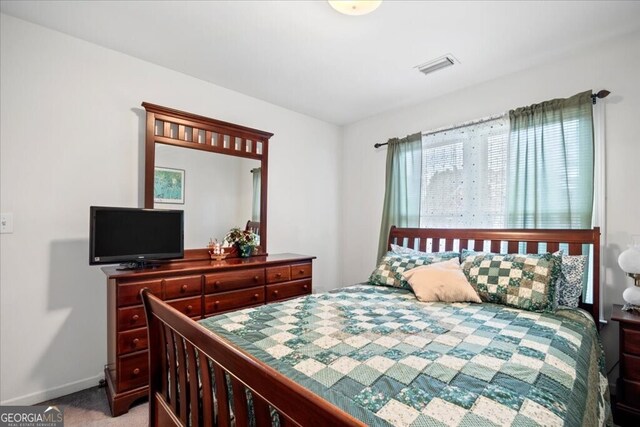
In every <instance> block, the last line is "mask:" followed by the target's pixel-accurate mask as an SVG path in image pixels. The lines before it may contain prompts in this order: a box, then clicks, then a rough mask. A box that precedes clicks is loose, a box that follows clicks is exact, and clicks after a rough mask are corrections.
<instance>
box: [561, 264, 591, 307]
mask: <svg viewBox="0 0 640 427" xmlns="http://www.w3.org/2000/svg"><path fill="white" fill-rule="evenodd" d="M553 254H554V255H556V256H559V257H561V259H562V262H561V264H560V273H559V274H558V280H557V281H556V294H557V301H558V305H561V306H564V307H571V308H576V307H578V304H579V303H580V297H581V296H582V288H583V286H584V275H585V270H586V268H587V260H588V257H587V255H565V254H564V252H562V251H558V252H554V253H553Z"/></svg>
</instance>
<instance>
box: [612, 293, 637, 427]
mask: <svg viewBox="0 0 640 427" xmlns="http://www.w3.org/2000/svg"><path fill="white" fill-rule="evenodd" d="M611 320H615V321H616V322H620V352H619V355H620V376H619V377H618V382H617V385H616V408H615V409H616V410H617V417H616V422H617V423H619V424H620V425H623V426H624V425H638V423H639V422H640V315H638V314H632V313H631V312H628V311H622V306H621V305H614V306H613V311H612V313H611Z"/></svg>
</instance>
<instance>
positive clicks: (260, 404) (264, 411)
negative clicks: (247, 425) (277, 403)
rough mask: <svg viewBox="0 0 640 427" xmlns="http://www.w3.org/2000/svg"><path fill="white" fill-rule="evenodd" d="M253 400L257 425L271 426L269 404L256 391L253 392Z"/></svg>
mask: <svg viewBox="0 0 640 427" xmlns="http://www.w3.org/2000/svg"><path fill="white" fill-rule="evenodd" d="M251 397H252V400H253V413H254V416H255V420H256V427H271V411H270V410H269V404H268V403H267V402H266V401H265V400H264V399H263V398H262V397H260V396H258V395H257V394H256V393H251Z"/></svg>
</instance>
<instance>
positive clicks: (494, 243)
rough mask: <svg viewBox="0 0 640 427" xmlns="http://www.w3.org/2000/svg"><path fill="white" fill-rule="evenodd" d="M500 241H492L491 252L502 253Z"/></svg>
mask: <svg viewBox="0 0 640 427" xmlns="http://www.w3.org/2000/svg"><path fill="white" fill-rule="evenodd" d="M500 243H501V242H500V240H492V241H491V252H493V253H500Z"/></svg>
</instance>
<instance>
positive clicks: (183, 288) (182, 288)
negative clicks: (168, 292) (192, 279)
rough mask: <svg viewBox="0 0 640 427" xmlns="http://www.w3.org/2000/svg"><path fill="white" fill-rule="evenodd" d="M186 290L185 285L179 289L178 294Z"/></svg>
mask: <svg viewBox="0 0 640 427" xmlns="http://www.w3.org/2000/svg"><path fill="white" fill-rule="evenodd" d="M187 288H188V286H187V285H182V287H181V288H180V292H186V291H187Z"/></svg>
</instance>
